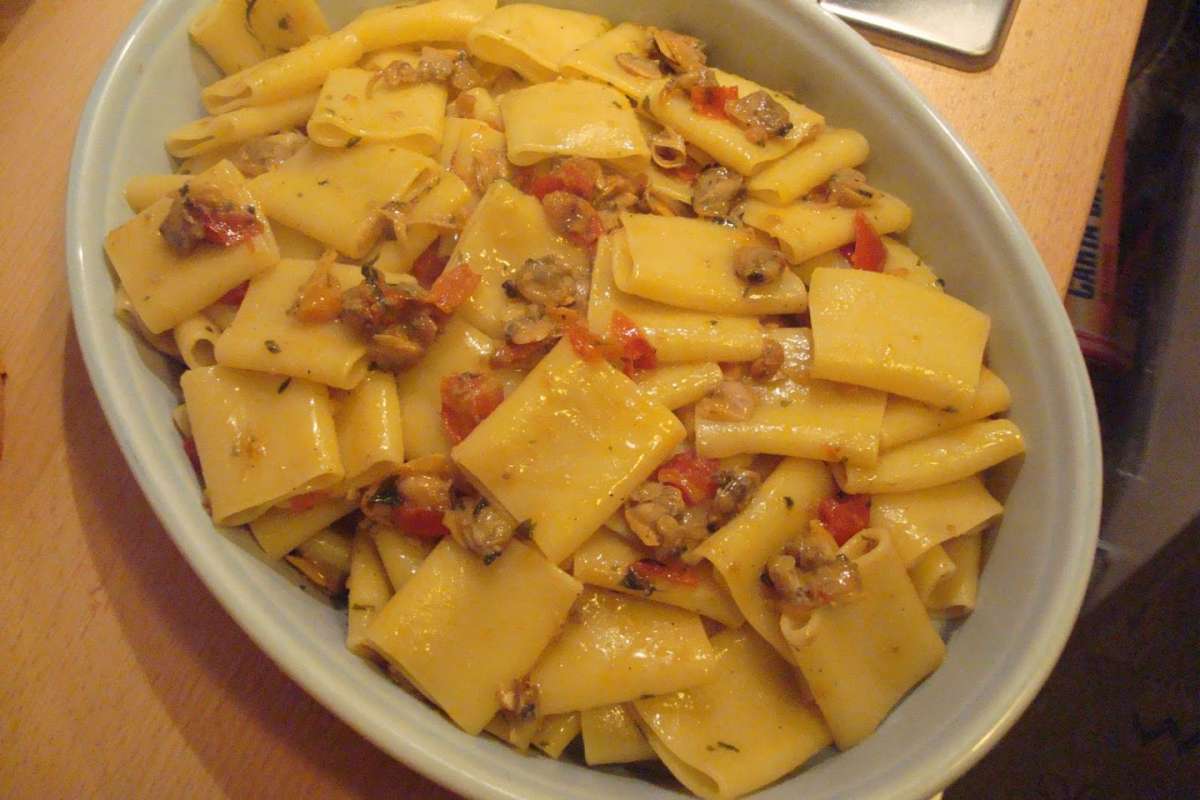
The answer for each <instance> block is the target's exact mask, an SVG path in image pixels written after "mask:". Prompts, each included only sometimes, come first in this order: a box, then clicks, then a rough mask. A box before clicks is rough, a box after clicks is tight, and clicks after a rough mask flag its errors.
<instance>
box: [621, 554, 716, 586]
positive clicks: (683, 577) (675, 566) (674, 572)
mask: <svg viewBox="0 0 1200 800" xmlns="http://www.w3.org/2000/svg"><path fill="white" fill-rule="evenodd" d="M629 571H630V572H632V573H633V574H634V575H636V576H637V577H638V578H640V579H641V580H643V581H654V580H656V579H663V580H668V581H671V582H672V583H678V584H680V585H681V586H696V585H698V584H699V583H700V573H699V572H698V571H697V570H696V569H695V568H694V567H689V566H688V565H687V564H684V563H683V562H682V561H677V560H676V561H669V562H667V563H666V564H664V563H662V562H661V561H655V560H654V559H652V558H643V559H642V560H640V561H635V562H633V563H632V564H630V565H629Z"/></svg>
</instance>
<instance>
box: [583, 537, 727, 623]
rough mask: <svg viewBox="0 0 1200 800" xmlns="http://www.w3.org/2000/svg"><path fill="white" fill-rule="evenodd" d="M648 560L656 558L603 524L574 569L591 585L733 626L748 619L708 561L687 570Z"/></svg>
mask: <svg viewBox="0 0 1200 800" xmlns="http://www.w3.org/2000/svg"><path fill="white" fill-rule="evenodd" d="M647 561H651V559H650V555H649V554H648V553H647V552H646V551H645V550H643V549H640V548H638V546H637V545H635V544H633V543H632V542H630V541H629V540H628V539H626V538H625V537H623V536H618V535H617V534H615V533H613V532H612V531H610V530H608V529H607V528H601V529H600V530H599V531H597V532H596V534H595V535H594V536H592V537H591V538H590V539H588V540H587V541H586V542H584V543H583V544H582V545H581V546H580V548H579V549H578V550H576V551H575V555H574V558H573V559H572V564H573V566H572V568H571V571H572V574H573V575H574V576H575V577H576V579H578V580H580V581H583V582H584V583H586V584H588V585H589V586H599V587H601V588H603V589H609V590H611V591H615V592H621V593H623V594H629V595H634V596H640V597H644V598H646V599H647V600H652V601H654V602H656V603H666V604H667V605H672V606H677V607H679V608H682V609H685V610H687V611H694V612H696V613H697V614H703V615H704V616H706V617H708V618H709V619H715V620H716V621H717V622H720V623H721V624H723V625H726V626H728V627H731V628H736V627H738V626H739V625H741V624H742V623H743V622H745V618H744V617H743V616H742V613H741V612H740V611H738V608H737V605H736V604H734V602H733V599H732V598H731V597H730V596H729V593H728V592H727V591H725V589H724V587H723V586H721V584H719V583H718V582H717V581H716V579H715V578H714V577H713V573H712V570H711V568H710V567H709V565H708V564H697V565H695V566H694V567H690V568H688V569H687V570H679V569H676V570H663V569H660V568H659V565H658V564H657V563H650V564H646V563H645V562H647ZM639 562H642V563H639ZM643 567H644V568H645V569H643ZM659 573H662V574H661V575H659Z"/></svg>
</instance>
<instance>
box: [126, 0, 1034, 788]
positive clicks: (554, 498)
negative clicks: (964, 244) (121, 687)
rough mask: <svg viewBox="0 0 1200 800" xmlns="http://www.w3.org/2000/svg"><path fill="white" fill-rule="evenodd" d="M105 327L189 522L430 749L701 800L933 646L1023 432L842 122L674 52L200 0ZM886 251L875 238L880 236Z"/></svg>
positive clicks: (804, 741) (539, 27)
mask: <svg viewBox="0 0 1200 800" xmlns="http://www.w3.org/2000/svg"><path fill="white" fill-rule="evenodd" d="M190 30H191V35H192V37H193V39H194V41H195V42H196V44H198V45H199V46H200V47H202V48H203V49H204V50H206V51H207V52H208V54H209V55H210V56H211V57H212V59H213V60H214V61H215V62H216V64H217V65H218V66H219V67H220V68H221V69H222V70H224V71H225V72H226V73H227V74H226V76H225V77H224V78H222V79H221V80H219V81H217V82H215V83H213V84H212V85H210V86H208V87H207V88H205V89H204V90H203V92H202V93H201V97H200V99H201V100H202V101H203V105H204V107H205V108H206V109H207V111H208V112H209V113H210V114H211V116H207V117H203V118H201V119H198V120H197V121H193V122H190V123H187V124H184V125H181V126H180V127H179V128H178V129H177V130H176V131H175V132H173V133H172V134H171V135H170V136H169V137H168V139H167V143H166V146H167V150H168V152H169V153H170V154H171V155H172V156H174V157H176V158H179V159H186V160H182V161H180V162H179V164H178V168H177V169H176V171H175V173H174V174H163V175H143V176H138V177H135V178H133V179H132V180H131V181H130V182H129V184H128V186H127V189H126V197H127V199H128V201H129V204H130V206H131V208H132V209H133V210H134V212H135V216H133V217H132V218H131V219H130V220H129V221H127V222H126V223H124V224H123V225H121V226H119V227H118V228H116V229H115V230H113V231H112V232H110V233H109V235H108V237H107V239H106V241H105V249H106V252H107V254H108V257H109V259H110V261H111V263H112V266H113V268H114V272H115V273H116V276H117V278H118V280H119V283H120V286H119V287H118V296H119V298H120V308H119V314H120V315H121V317H122V318H123V319H125V320H126V321H127V322H129V323H130V327H131V328H133V329H134V330H136V331H137V332H138V333H139V334H140V335H141V336H142V337H143V338H145V339H146V340H147V341H148V342H150V343H151V344H153V345H154V346H155V347H157V348H159V349H161V350H162V351H163V352H164V353H166V354H167V355H169V356H171V357H173V358H175V359H177V360H179V361H181V362H182V364H183V366H184V368H185V369H184V371H183V373H182V377H181V379H180V386H181V391H182V397H183V405H182V406H181V407H180V408H179V409H178V410H177V412H176V414H175V418H176V421H177V424H178V425H179V427H180V433H181V436H183V437H184V445H185V449H186V450H187V452H188V453H189V455H190V456H191V458H192V460H193V463H194V464H195V466H196V468H197V471H198V473H199V477H200V479H201V480H202V482H203V485H204V487H205V494H206V499H207V503H208V507H209V508H210V510H211V513H212V517H213V519H214V521H215V522H216V523H217V524H221V525H247V526H248V527H249V529H250V531H251V532H252V533H253V535H254V537H255V538H256V539H257V541H258V543H259V544H260V545H261V547H262V549H263V551H264V553H265V554H266V555H267V557H269V558H272V559H281V558H282V559H287V561H288V562H290V563H291V564H293V565H294V566H295V567H296V568H297V569H298V570H299V571H300V572H301V573H303V575H304V576H305V577H306V578H307V579H309V580H311V581H312V582H314V583H316V584H317V585H318V586H320V587H321V588H322V589H324V590H325V591H327V592H328V593H329V594H330V595H335V596H336V595H345V596H346V597H347V602H348V614H347V646H348V647H349V648H350V649H351V650H352V651H353V652H355V653H356V654H358V655H360V656H362V657H363V658H365V659H368V660H370V661H372V662H375V663H376V664H378V665H379V666H380V667H381V668H383V669H384V670H385V671H386V672H387V674H388V675H389V676H390V677H392V678H393V679H394V680H395V681H396V682H397V683H398V684H400V685H401V686H403V687H404V688H405V689H406V690H408V691H410V692H413V693H415V694H417V695H418V696H420V697H423V698H425V699H426V700H427V701H429V702H430V703H432V704H434V705H435V706H437V707H438V708H440V709H441V710H442V711H443V712H444V713H445V714H446V715H447V716H448V717H449V719H450V720H452V721H453V722H454V723H455V724H457V725H459V726H460V727H462V728H463V729H464V730H466V731H468V732H470V733H473V734H478V733H481V732H485V731H486V732H487V733H489V734H490V735H493V736H495V737H497V738H498V739H500V740H502V741H504V742H506V743H508V744H510V745H512V746H513V747H516V748H518V749H520V750H526V749H528V748H529V747H530V746H531V745H532V746H535V747H537V748H538V749H540V750H541V751H543V752H544V753H545V754H546V755H547V756H549V757H552V758H558V757H559V756H560V755H561V754H562V753H563V751H564V750H565V749H566V748H567V747H568V745H569V744H570V743H571V742H572V741H573V740H575V739H576V738H577V737H579V736H580V735H582V748H580V750H579V754H580V757H581V758H582V759H583V760H585V761H586V762H587V763H588V764H620V763H633V762H643V761H651V760H659V761H661V762H662V763H663V764H665V766H666V768H667V769H668V770H670V771H671V773H673V774H674V775H675V776H676V777H677V778H678V779H679V781H680V782H681V783H682V784H683V785H684V786H685V787H687V788H688V789H689V790H691V791H692V792H694V793H696V794H698V795H700V796H703V797H735V796H738V795H742V794H745V793H748V792H752V791H754V790H756V789H758V788H760V787H762V786H764V785H767V784H769V783H771V782H773V781H775V780H777V779H779V778H780V777H782V776H785V775H787V774H789V773H791V772H792V771H794V770H796V769H798V768H800V767H801V766H802V765H803V764H804V763H805V762H806V761H807V760H808V759H809V758H810V757H812V756H813V755H814V754H815V753H817V752H818V751H820V750H822V749H823V748H825V747H827V746H829V745H830V744H834V745H836V746H837V747H839V748H843V749H844V748H848V747H852V746H854V745H855V744H856V743H858V742H860V741H861V740H862V739H863V738H865V737H867V736H869V735H870V734H871V733H872V732H873V731H874V730H875V729H876V727H877V726H878V725H879V724H880V722H881V721H882V720H883V719H884V718H885V717H886V716H887V714H888V713H889V712H890V711H891V709H892V708H893V707H894V706H895V705H896V703H897V702H899V701H901V699H902V698H903V696H904V695H905V694H906V693H907V692H908V691H909V690H910V689H912V688H913V687H914V686H915V685H916V684H918V683H919V682H920V681H922V680H923V679H924V678H925V677H926V676H928V675H929V674H930V673H931V672H932V671H934V670H935V669H936V668H937V667H938V665H939V664H940V663H941V661H942V659H943V656H944V652H945V647H944V644H943V640H942V637H941V636H940V635H939V631H938V628H937V626H936V624H935V620H936V619H938V618H945V617H952V616H961V615H963V614H966V613H969V612H970V610H971V609H972V608H973V607H974V605H975V600H976V590H977V586H978V580H979V570H980V565H981V560H982V559H981V552H982V550H983V549H984V548H983V547H982V544H983V542H984V534H986V532H987V530H988V529H989V526H991V525H992V524H994V522H995V521H996V520H997V519H998V518H999V516H1000V515H1001V514H1002V513H1003V506H1002V505H1001V503H1000V501H998V500H997V499H996V498H995V497H993V496H992V494H991V493H990V492H989V490H988V488H987V487H986V484H985V481H984V477H985V474H984V473H985V471H986V470H988V469H990V468H991V467H993V466H995V465H996V464H998V463H1000V462H1001V461H1004V460H1007V459H1009V458H1011V457H1013V456H1015V455H1017V454H1019V453H1021V452H1022V451H1023V448H1024V443H1023V440H1022V438H1021V433H1020V431H1019V430H1018V429H1017V427H1016V426H1015V425H1014V424H1013V423H1012V422H1011V421H1009V420H1007V419H1001V418H997V415H999V414H1002V413H1003V412H1005V411H1006V410H1007V409H1008V407H1009V404H1010V401H1011V398H1010V394H1009V391H1008V388H1007V386H1006V385H1005V384H1004V382H1003V380H1002V379H1001V377H1000V376H999V375H997V374H996V373H995V372H993V371H991V370H989V369H988V368H987V367H986V366H985V365H984V361H985V348H986V345H987V340H988V335H989V331H990V320H989V318H988V316H987V315H986V314H984V313H982V312H981V311H979V310H977V309H975V308H973V307H972V306H970V305H968V304H967V303H965V302H963V301H961V300H958V299H955V298H953V297H951V296H950V295H948V294H947V293H946V292H945V291H944V284H943V282H942V281H941V280H940V279H939V278H938V277H937V275H936V274H935V273H934V271H933V270H932V269H930V267H929V266H928V265H926V264H924V263H923V262H922V261H921V260H920V259H919V258H918V257H917V255H916V254H915V253H914V252H913V251H912V250H910V249H909V248H908V247H906V246H905V245H904V244H903V243H901V241H899V240H898V239H896V238H895V237H894V235H902V234H903V231H904V230H905V229H906V228H907V227H908V225H909V223H910V221H911V218H912V211H911V210H910V208H909V207H908V206H907V205H906V204H905V203H904V202H903V201H902V200H900V199H899V198H898V197H897V196H895V195H893V194H891V193H890V192H885V191H883V190H881V189H878V188H876V187H874V186H872V185H871V184H870V183H868V181H867V179H866V177H865V176H864V175H863V173H862V172H859V171H858V169H857V168H858V167H859V166H861V165H862V164H863V163H864V162H865V161H866V160H867V156H868V150H869V147H868V143H867V140H866V138H865V137H863V136H862V135H861V134H860V133H858V132H856V131H854V130H850V129H846V128H838V127H833V126H832V125H828V124H827V123H826V121H825V118H824V117H823V116H822V115H821V114H819V113H817V112H816V111H813V110H811V109H809V108H807V107H806V106H805V105H803V103H802V102H801V101H799V100H797V99H795V98H793V97H791V96H790V95H787V94H784V93H781V92H778V91H775V90H773V89H770V88H766V87H763V86H761V85H759V84H757V83H754V82H752V81H751V80H749V79H747V78H745V77H740V76H737V75H733V74H729V73H726V72H722V71H719V70H717V69H715V68H713V67H711V66H710V65H709V64H708V61H707V57H706V55H705V46H704V43H702V42H700V41H699V40H697V39H695V38H692V37H690V36H687V35H685V34H682V33H679V32H675V31H669V30H662V29H657V28H654V27H650V26H644V25H638V24H633V23H628V22H626V23H621V24H619V25H617V26H615V27H614V26H613V25H612V24H611V23H610V22H609V21H608V20H605V19H603V18H602V17H599V16H595V15H591V14H583V13H579V12H576V11H565V10H560V9H556V8H551V7H546V6H540V5H529V4H512V5H506V6H504V7H502V8H496V4H495V2H494V0H434V1H433V2H428V3H424V4H420V5H411V4H405V5H401V6H395V7H386V8H380V9H375V10H372V11H368V12H366V13H364V14H363V15H362V16H360V17H359V18H358V19H356V20H354V21H353V22H352V23H350V24H349V25H348V26H346V27H345V28H343V29H342V30H340V31H330V29H329V26H328V25H327V23H326V21H325V19H324V17H323V14H322V12H321V9H320V8H319V7H318V5H317V4H316V3H315V2H313V0H271V1H270V2H268V1H267V0H257V1H256V0H217V1H216V2H214V3H212V6H211V7H210V8H208V9H206V10H205V11H203V12H202V13H201V14H200V15H199V16H198V17H197V19H196V21H195V23H194V24H193V26H192V27H191V29H190ZM888 234H890V235H888Z"/></svg>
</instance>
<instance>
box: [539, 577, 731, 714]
mask: <svg viewBox="0 0 1200 800" xmlns="http://www.w3.org/2000/svg"><path fill="white" fill-rule="evenodd" d="M712 662H713V650H712V646H711V645H710V644H709V642H708V636H707V635H705V633H704V625H703V623H701V621H700V617H698V616H697V615H696V614H694V613H691V612H688V611H684V610H682V609H679V608H674V607H672V606H668V605H664V604H662V603H651V602H647V601H645V600H638V599H635V598H631V597H624V596H622V595H617V594H612V593H610V592H605V591H603V590H597V589H584V592H583V594H582V595H580V598H579V601H578V604H577V605H576V607H575V610H574V611H572V613H571V617H570V618H569V619H568V620H567V624H566V626H565V627H564V628H563V630H562V632H561V633H560V634H559V636H558V638H557V639H555V641H554V643H553V644H551V645H550V647H548V648H547V649H546V652H545V653H543V654H542V656H541V658H540V659H538V663H537V665H536V666H535V667H534V668H533V671H532V672H531V673H530V675H529V682H530V683H531V684H532V685H533V686H534V687H536V689H537V695H538V708H539V710H540V711H541V712H542V713H545V714H561V713H563V712H565V711H579V710H582V709H586V708H595V707H597V706H603V705H611V704H613V703H624V702H627V701H629V700H635V699H637V698H639V697H642V696H644V695H657V694H666V693H669V692H675V691H678V690H680V689H690V688H692V687H695V686H698V685H700V684H702V683H705V682H706V681H707V680H708V679H709V675H710V672H711V670H712V666H713V663H712Z"/></svg>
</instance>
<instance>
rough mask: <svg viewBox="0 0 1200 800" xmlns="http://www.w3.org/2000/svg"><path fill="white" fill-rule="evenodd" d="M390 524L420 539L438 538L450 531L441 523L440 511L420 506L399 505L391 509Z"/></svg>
mask: <svg viewBox="0 0 1200 800" xmlns="http://www.w3.org/2000/svg"><path fill="white" fill-rule="evenodd" d="M392 525H393V526H395V527H396V528H397V529H399V530H400V531H402V532H404V533H407V534H409V535H410V536H417V537H419V538H421V539H440V538H442V537H443V536H445V535H447V534H448V533H450V529H449V528H447V527H446V526H445V525H443V524H442V512H441V511H438V510H437V509H434V508H424V507H422V506H410V505H399V506H396V507H395V508H393V509H392Z"/></svg>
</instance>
